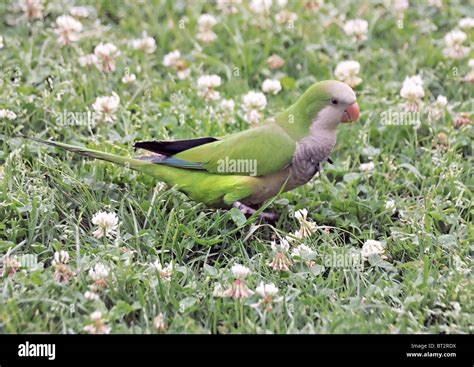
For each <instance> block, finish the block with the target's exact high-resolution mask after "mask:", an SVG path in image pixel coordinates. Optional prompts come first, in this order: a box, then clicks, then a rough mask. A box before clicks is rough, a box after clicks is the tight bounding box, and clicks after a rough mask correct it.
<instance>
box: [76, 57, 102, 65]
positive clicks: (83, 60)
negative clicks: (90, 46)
mask: <svg viewBox="0 0 474 367" xmlns="http://www.w3.org/2000/svg"><path fill="white" fill-rule="evenodd" d="M78 61H79V65H80V66H82V67H85V66H91V65H96V64H97V61H98V59H97V56H96V55H94V54H90V55H83V56H79V59H78Z"/></svg>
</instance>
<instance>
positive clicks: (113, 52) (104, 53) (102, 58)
mask: <svg viewBox="0 0 474 367" xmlns="http://www.w3.org/2000/svg"><path fill="white" fill-rule="evenodd" d="M94 55H95V56H96V57H97V59H96V66H97V68H98V69H99V70H101V71H102V72H104V73H110V72H113V71H114V70H115V59H116V58H117V57H118V56H119V55H120V51H119V49H118V48H117V47H116V46H115V45H114V44H112V43H99V44H98V45H97V46H95V48H94Z"/></svg>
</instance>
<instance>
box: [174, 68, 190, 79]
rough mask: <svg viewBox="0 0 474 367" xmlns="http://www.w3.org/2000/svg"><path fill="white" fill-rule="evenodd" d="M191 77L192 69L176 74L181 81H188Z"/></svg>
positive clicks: (179, 71)
mask: <svg viewBox="0 0 474 367" xmlns="http://www.w3.org/2000/svg"><path fill="white" fill-rule="evenodd" d="M190 75H191V69H189V68H185V69H181V70H178V71H177V72H176V76H177V77H178V79H180V80H184V79H188V78H189V76H190Z"/></svg>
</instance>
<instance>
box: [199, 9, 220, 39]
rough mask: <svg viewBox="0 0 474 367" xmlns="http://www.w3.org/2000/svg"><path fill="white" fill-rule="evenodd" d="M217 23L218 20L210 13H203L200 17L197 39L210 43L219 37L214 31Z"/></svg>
mask: <svg viewBox="0 0 474 367" xmlns="http://www.w3.org/2000/svg"><path fill="white" fill-rule="evenodd" d="M216 24H217V20H216V18H215V17H214V16H212V15H210V14H201V15H200V16H199V18H198V29H199V32H198V34H197V36H196V37H197V39H198V40H200V41H202V42H204V43H210V42H214V41H215V40H216V39H217V34H215V33H214V32H213V31H212V27H214V26H215V25H216Z"/></svg>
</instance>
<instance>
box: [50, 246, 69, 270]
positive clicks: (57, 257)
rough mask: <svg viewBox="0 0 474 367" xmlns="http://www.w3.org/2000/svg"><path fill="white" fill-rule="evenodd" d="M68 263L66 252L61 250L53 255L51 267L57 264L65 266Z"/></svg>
mask: <svg viewBox="0 0 474 367" xmlns="http://www.w3.org/2000/svg"><path fill="white" fill-rule="evenodd" d="M68 262H69V254H68V252H67V251H64V250H61V251H59V252H57V251H56V252H55V253H54V260H53V261H52V264H53V266H55V265H59V264H67V263H68Z"/></svg>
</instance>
